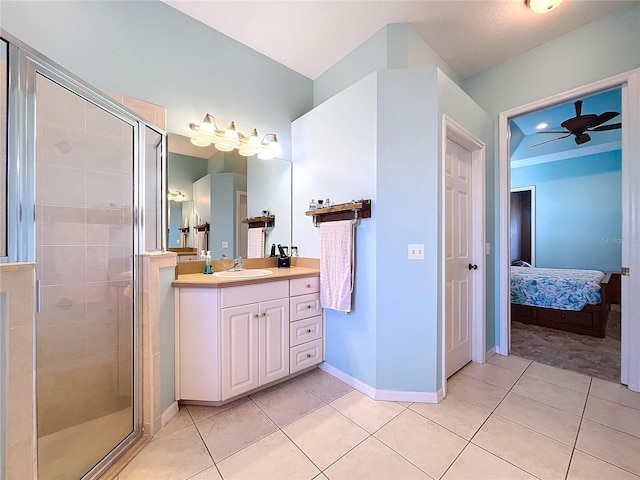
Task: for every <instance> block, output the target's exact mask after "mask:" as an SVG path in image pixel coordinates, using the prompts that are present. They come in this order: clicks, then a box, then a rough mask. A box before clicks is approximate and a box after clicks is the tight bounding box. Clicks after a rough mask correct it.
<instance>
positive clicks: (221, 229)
mask: <svg viewBox="0 0 640 480" xmlns="http://www.w3.org/2000/svg"><path fill="white" fill-rule="evenodd" d="M167 144H168V156H167V189H168V192H167V195H168V199H169V202H168V216H169V218H168V222H167V224H168V233H167V235H168V236H167V245H168V247H169V248H170V249H180V250H181V251H182V252H183V253H184V252H189V251H193V252H194V253H199V251H200V250H202V249H203V248H202V247H203V245H206V248H204V249H205V250H210V251H211V256H212V257H213V258H214V259H217V258H222V257H223V255H224V256H226V257H227V258H237V257H239V256H241V257H243V258H252V257H258V256H269V253H270V250H271V245H272V244H276V245H277V244H282V245H289V243H290V241H291V162H289V161H286V160H282V159H273V160H260V159H258V157H257V156H253V157H243V156H241V155H239V154H238V152H237V150H232V151H231V152H220V151H217V150H216V149H215V147H213V146H209V147H197V146H195V145H192V144H191V142H190V140H189V138H187V137H184V136H182V135H177V134H172V133H170V134H169V135H168V138H167ZM265 213H268V215H269V216H271V215H272V216H273V217H274V221H273V226H269V227H268V228H262V227H255V228H258V230H259V231H263V230H264V235H256V232H257V231H256V230H255V229H254V228H252V229H251V232H249V230H248V224H247V223H244V222H243V221H242V220H244V219H245V218H254V217H262V216H264V214H265ZM207 225H208V230H206V228H207ZM257 238H259V239H260V240H258V241H259V242H264V246H260V248H256V239H257Z"/></svg>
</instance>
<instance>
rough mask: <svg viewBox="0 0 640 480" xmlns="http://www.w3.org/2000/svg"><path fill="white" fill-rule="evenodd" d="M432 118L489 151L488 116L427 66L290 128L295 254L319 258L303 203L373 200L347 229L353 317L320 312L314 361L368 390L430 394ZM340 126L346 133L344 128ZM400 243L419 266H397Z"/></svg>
mask: <svg viewBox="0 0 640 480" xmlns="http://www.w3.org/2000/svg"><path fill="white" fill-rule="evenodd" d="M444 113H446V114H448V115H450V116H451V117H452V118H454V119H455V120H456V121H457V122H458V123H460V124H461V125H463V126H464V127H465V128H467V129H468V130H469V131H470V132H471V133H472V134H474V135H476V136H477V137H479V138H481V139H482V140H483V141H485V142H486V143H487V145H488V149H491V148H492V138H493V125H492V122H491V120H490V118H489V117H488V116H487V115H486V114H485V113H484V112H482V110H481V109H480V108H479V107H478V106H477V105H476V104H475V103H474V102H473V101H472V100H471V99H470V98H469V97H468V96H467V95H466V94H465V93H464V92H463V91H462V90H461V89H460V88H459V87H457V86H456V85H455V83H454V82H453V81H451V80H450V79H448V77H446V75H444V74H443V73H442V72H439V71H438V70H437V69H436V68H429V69H389V70H381V71H378V72H375V73H373V74H370V75H369V76H367V77H365V78H364V79H362V80H360V81H359V82H356V83H355V84H353V85H351V86H350V87H348V88H346V89H345V90H343V91H342V92H340V93H338V94H337V95H335V96H334V97H332V98H330V99H329V100H327V101H326V102H324V103H323V104H321V105H319V106H318V107H316V108H315V109H314V110H312V111H311V112H309V113H308V114H307V115H305V116H304V117H302V118H301V119H299V120H297V121H296V122H294V124H293V138H294V145H297V146H296V149H295V150H294V167H295V168H294V242H296V243H299V244H301V245H302V247H303V250H302V252H303V254H304V255H310V256H318V254H319V246H318V240H317V238H318V233H317V232H315V231H314V229H313V227H312V226H311V221H310V219H309V218H308V217H304V211H305V210H306V208H307V205H308V201H309V200H310V199H311V198H309V197H312V198H318V197H320V198H325V197H327V196H328V197H329V198H331V199H332V200H333V201H335V202H338V203H341V202H345V201H349V200H350V199H359V198H371V199H372V201H373V209H372V218H370V219H365V220H362V222H361V224H360V226H359V227H358V228H357V235H356V238H357V240H356V248H357V253H356V280H355V292H354V298H355V302H356V309H355V311H354V312H353V313H352V314H349V315H346V316H345V315H343V314H338V313H335V312H333V311H327V312H326V319H327V331H326V335H327V336H326V345H327V352H326V360H327V363H329V364H331V365H333V366H334V367H336V368H338V369H340V370H342V371H343V372H345V373H347V374H348V375H351V376H353V377H355V378H357V379H359V380H361V381H363V382H364V383H366V384H368V385H370V386H372V387H375V388H376V389H379V390H399V391H409V392H435V391H437V390H438V389H439V388H440V387H441V382H440V379H441V375H440V372H441V362H440V356H441V354H442V351H441V350H440V347H439V344H440V339H441V335H442V327H441V325H442V317H443V315H442V310H443V308H442V306H441V305H440V300H439V298H440V292H439V288H440V286H439V278H440V277H439V272H438V247H439V242H440V233H439V232H440V231H441V230H440V229H439V228H438V223H439V219H440V213H439V211H440V210H439V209H440V207H441V206H440V205H439V198H440V193H439V189H440V180H439V178H440V177H439V172H440V163H441V160H440V159H441V151H440V148H441V137H440V134H439V132H440V130H439V125H440V123H441V121H442V119H441V116H442V114H444ZM345 124H347V125H353V126H354V127H357V130H349V131H348V132H345V131H344V129H343V128H342V125H345ZM326 138H332V142H331V143H330V144H327V142H326V141H325V139H326ZM409 243H424V244H425V260H424V261H415V260H408V259H407V245H408V244H409ZM309 248H311V250H309ZM490 338H491V339H493V330H491V331H490Z"/></svg>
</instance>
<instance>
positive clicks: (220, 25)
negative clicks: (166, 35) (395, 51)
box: [164, 0, 640, 80]
mask: <svg viewBox="0 0 640 480" xmlns="http://www.w3.org/2000/svg"><path fill="white" fill-rule="evenodd" d="M637 1H640V0H564V2H563V3H562V4H561V5H560V6H559V7H558V8H556V9H555V10H553V11H551V12H548V13H546V14H536V13H533V12H532V11H531V10H530V9H529V8H528V7H527V6H526V5H525V1H524V0H408V1H407V0H393V1H388V0H360V1H348V0H289V1H271V0H164V2H165V3H167V4H168V5H170V6H172V7H174V8H176V9H178V10H180V11H182V12H184V13H186V14H187V15H190V16H191V17H193V18H196V19H197V20H199V21H201V22H203V23H205V24H207V25H209V26H211V27H213V28H215V29H216V30H218V31H220V32H222V33H224V34H226V35H228V36H229V37H231V38H233V39H235V40H237V41H239V42H241V43H243V44H245V45H247V46H249V47H251V48H253V49H254V50H257V51H258V52H261V53H263V54H264V55H266V56H268V57H270V58H272V59H274V60H276V61H278V62H280V63H282V64H283V65H286V66H287V67H289V68H291V69H292V70H295V71H296V72H299V73H301V74H302V75H304V76H306V77H308V78H310V79H312V80H315V79H316V78H317V77H318V76H320V75H321V74H322V73H323V72H325V71H326V70H327V69H329V68H330V67H332V66H333V65H334V64H335V63H336V62H337V61H338V60H340V59H341V58H342V57H344V56H345V55H346V54H347V53H349V52H350V51H352V50H353V49H354V48H355V47H357V46H358V45H360V44H361V43H362V42H363V41H364V40H366V39H367V38H368V37H370V36H371V35H372V34H373V33H375V32H376V31H378V30H379V29H380V28H382V27H383V26H384V25H386V24H390V23H401V22H407V23H410V24H411V25H412V27H413V28H414V29H415V31H416V32H417V33H418V34H419V35H420V36H421V37H422V38H423V39H424V40H425V41H426V42H427V43H428V44H429V45H430V46H431V48H433V49H434V50H435V51H436V52H437V53H438V54H439V55H440V56H441V57H442V59H443V60H444V61H445V62H446V63H447V64H448V65H449V66H450V67H451V68H453V70H454V71H455V72H456V73H457V74H458V75H459V76H460V78H462V79H464V78H467V77H470V76H472V75H474V74H476V73H478V72H481V71H482V70H485V69H487V68H490V67H492V66H495V65H498V64H499V63H501V62H503V61H505V60H507V59H508V58H510V57H512V56H514V55H517V54H519V53H522V52H525V51H527V50H530V49H531V48H534V47H536V46H538V45H540V44H542V43H545V42H547V41H549V40H551V39H554V38H556V37H559V36H561V35H564V34H566V33H568V32H570V31H571V30H574V29H576V28H578V27H580V26H582V25H585V24H587V23H589V22H592V21H594V20H596V19H598V18H600V17H603V16H605V15H607V14H609V13H611V12H612V11H613V10H616V9H618V8H622V7H624V6H627V5H629V4H630V3H632V2H637ZM576 54H579V52H576Z"/></svg>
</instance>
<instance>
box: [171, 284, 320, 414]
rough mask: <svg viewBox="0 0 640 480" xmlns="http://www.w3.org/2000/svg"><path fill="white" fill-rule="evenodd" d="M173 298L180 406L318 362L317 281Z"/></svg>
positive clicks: (227, 395) (181, 293) (186, 291)
mask: <svg viewBox="0 0 640 480" xmlns="http://www.w3.org/2000/svg"><path fill="white" fill-rule="evenodd" d="M176 292H177V293H176V299H177V305H178V309H179V310H178V313H179V322H178V335H179V343H178V345H179V353H178V363H179V380H178V391H179V396H180V399H181V400H190V401H199V402H213V403H221V402H225V401H227V400H229V399H233V398H236V397H239V396H241V395H243V394H246V393H251V392H253V391H255V390H257V389H259V388H260V387H262V386H265V385H269V384H272V383H273V382H276V381H278V380H281V379H283V378H285V377H287V376H289V375H291V374H295V373H297V372H300V371H301V370H304V369H306V368H309V367H313V366H314V365H317V364H318V363H320V362H322V359H323V344H322V338H323V322H322V309H321V307H320V298H319V293H318V292H319V279H318V278H317V277H303V278H294V279H291V280H273V281H269V282H262V283H255V284H250V285H242V286H225V287H223V288H185V287H181V288H178V289H177V290H176Z"/></svg>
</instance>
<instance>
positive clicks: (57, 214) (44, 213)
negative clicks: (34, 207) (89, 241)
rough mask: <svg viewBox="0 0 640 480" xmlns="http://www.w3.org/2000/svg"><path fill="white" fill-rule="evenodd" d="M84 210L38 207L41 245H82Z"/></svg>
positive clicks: (84, 234) (84, 230) (83, 240)
mask: <svg viewBox="0 0 640 480" xmlns="http://www.w3.org/2000/svg"><path fill="white" fill-rule="evenodd" d="M84 219H85V209H84V208H77V207H50V206H44V207H40V216H39V218H38V221H39V223H38V225H39V226H40V231H41V232H42V237H41V242H42V244H43V245H84V244H85V236H86V227H85V221H84Z"/></svg>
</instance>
